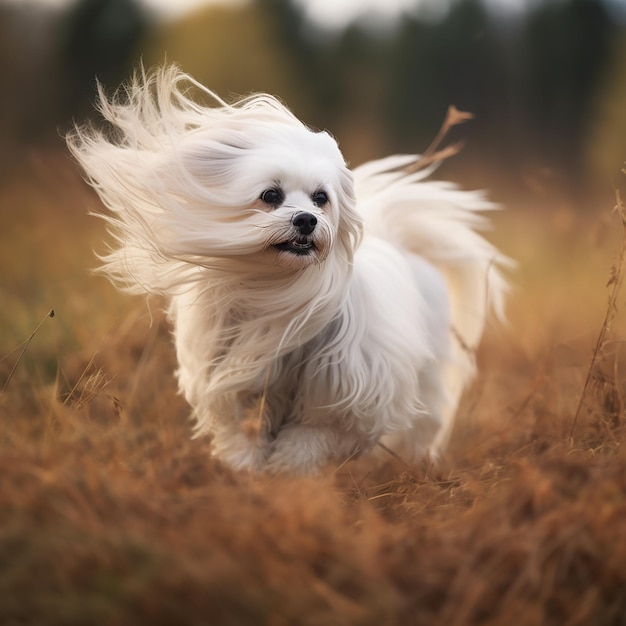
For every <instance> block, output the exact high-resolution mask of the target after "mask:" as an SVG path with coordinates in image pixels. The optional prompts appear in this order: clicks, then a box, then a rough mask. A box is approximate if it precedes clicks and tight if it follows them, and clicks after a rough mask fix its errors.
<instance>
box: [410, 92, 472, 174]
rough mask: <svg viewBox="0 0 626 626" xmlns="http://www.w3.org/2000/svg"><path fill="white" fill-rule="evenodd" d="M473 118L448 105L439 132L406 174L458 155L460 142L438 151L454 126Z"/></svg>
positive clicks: (469, 114) (460, 146) (470, 114)
mask: <svg viewBox="0 0 626 626" xmlns="http://www.w3.org/2000/svg"><path fill="white" fill-rule="evenodd" d="M473 118H474V115H473V114H472V113H467V112H465V111H459V110H458V109H457V108H456V107H455V106H454V105H452V104H451V105H450V106H449V107H448V111H447V113H446V119H445V120H444V122H443V124H442V125H441V128H440V129H439V132H438V133H437V135H436V136H435V138H434V139H433V141H432V143H431V144H430V146H428V148H426V150H425V151H424V153H423V154H422V155H421V156H420V157H419V159H418V160H417V161H415V163H412V164H411V165H410V166H409V167H408V168H406V171H407V173H409V174H413V173H415V172H419V171H420V170H423V169H424V168H425V167H428V166H429V165H430V164H431V163H435V162H437V161H443V160H444V159H447V158H449V157H451V156H454V155H455V154H458V153H459V152H460V150H461V148H462V147H463V144H462V143H461V142H459V143H455V144H452V145H451V146H447V147H446V148H441V149H439V146H440V145H441V142H442V141H443V140H444V138H445V136H446V135H447V134H448V133H449V132H450V130H451V129H452V128H454V126H458V125H459V124H462V123H463V122H466V121H467V120H471V119H473Z"/></svg>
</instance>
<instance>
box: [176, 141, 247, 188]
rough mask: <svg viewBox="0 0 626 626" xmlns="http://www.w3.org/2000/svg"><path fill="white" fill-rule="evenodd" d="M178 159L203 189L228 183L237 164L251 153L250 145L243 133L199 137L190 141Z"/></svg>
mask: <svg viewBox="0 0 626 626" xmlns="http://www.w3.org/2000/svg"><path fill="white" fill-rule="evenodd" d="M188 139H189V140H188V141H186V142H185V143H184V144H183V145H182V146H181V148H180V149H179V150H177V157H178V159H179V160H180V164H181V165H182V166H183V168H184V170H185V171H186V172H187V173H188V174H189V175H191V177H192V178H193V179H194V180H196V181H197V182H198V183H200V184H201V185H205V186H215V185H223V184H225V183H228V182H229V181H230V180H231V179H232V176H233V175H234V170H235V168H234V164H235V162H237V161H238V160H240V159H241V158H242V157H243V156H244V154H245V152H246V151H247V150H249V149H250V145H251V144H250V141H249V140H248V139H246V137H244V136H243V134H242V133H240V132H224V131H223V130H221V131H219V132H213V133H211V132H208V133H198V134H197V135H195V136H194V135H192V136H190V137H189V138H188Z"/></svg>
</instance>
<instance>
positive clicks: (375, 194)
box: [68, 67, 507, 472]
mask: <svg viewBox="0 0 626 626" xmlns="http://www.w3.org/2000/svg"><path fill="white" fill-rule="evenodd" d="M192 88H193V89H195V90H197V91H198V92H199V93H200V94H201V95H202V96H203V98H205V99H207V98H208V99H209V100H212V101H213V106H207V105H204V104H200V103H199V102H198V101H197V100H194V99H192V98H191V97H190V95H189V90H190V89H192ZM99 108H100V111H101V113H102V115H103V117H104V119H105V120H106V121H107V122H108V123H109V127H108V129H106V130H95V129H94V128H90V127H85V128H77V129H76V130H75V132H74V133H72V134H71V135H70V136H69V137H68V144H69V147H70V150H71V151H72V153H73V154H74V156H75V157H76V158H77V160H78V161H79V163H80V164H81V165H82V167H83V168H84V170H85V171H86V173H87V176H88V178H89V181H90V182H91V184H92V185H93V186H94V188H95V189H96V191H97V192H98V194H99V195H100V197H101V199H102V201H103V203H104V204H105V205H106V207H107V208H108V209H109V212H110V213H109V214H108V215H106V216H104V219H106V220H107V222H108V223H109V225H110V230H111V234H112V237H113V242H112V244H111V247H110V251H109V253H108V254H107V255H105V256H104V257H103V258H102V261H103V264H102V271H103V272H104V273H106V275H107V276H108V277H109V278H110V279H111V280H112V281H113V282H114V283H115V284H116V285H117V286H118V287H120V288H121V289H123V290H126V291H128V292H130V293H134V294H139V293H148V294H162V295H163V296H165V297H166V298H167V300H168V302H169V308H168V314H169V317H170V319H171V322H172V324H173V327H174V337H175V344H176V352H177V357H178V371H177V375H178V381H179V386H180V390H181V392H182V393H183V394H184V396H185V398H186V399H187V401H188V402H189V404H190V405H191V407H192V408H193V414H194V418H195V422H196V432H197V434H198V435H202V434H205V433H211V434H212V436H213V441H214V450H215V454H216V455H217V456H219V457H220V458H222V459H224V460H225V461H226V462H228V463H230V464H231V465H233V466H234V467H237V468H248V469H251V470H255V471H292V472H314V471H317V470H319V469H320V468H321V467H322V466H323V465H324V464H326V463H327V462H329V461H340V460H343V459H346V458H349V457H351V456H355V455H357V454H362V453H365V452H369V451H371V450H372V449H373V448H374V446H375V445H376V443H377V442H379V441H380V442H384V443H385V444H386V445H388V446H390V447H391V448H392V449H394V450H396V451H397V453H398V454H400V455H402V456H403V457H404V458H405V459H406V460H407V461H409V462H411V461H415V460H416V459H418V458H420V457H421V456H422V455H423V454H424V453H425V452H426V451H427V450H430V451H431V452H433V453H435V454H436V453H437V452H438V451H439V450H441V449H442V448H443V446H444V445H445V443H446V441H447V438H448V436H449V434H450V431H451V429H452V426H453V420H454V414H455V411H456V408H457V405H458V402H459V397H460V395H461V393H462V391H463V389H464V388H465V386H466V385H467V383H468V382H469V381H470V380H471V378H472V376H473V375H474V369H475V367H474V362H473V357H472V353H473V350H474V348H475V347H476V346H477V344H478V342H479V341H480V338H481V335H482V333H483V329H484V326H485V321H486V319H487V316H488V314H489V311H490V310H492V309H493V310H495V312H496V313H497V314H501V312H502V307H503V298H504V293H505V291H506V288H505V282H504V280H503V278H502V277H501V274H500V272H499V267H500V266H501V265H503V264H506V263H507V260H506V259H505V258H503V257H502V256H501V255H500V254H499V253H498V251H497V250H496V249H495V248H494V247H493V246H492V245H491V244H489V243H488V242H487V241H486V240H485V239H483V238H482V237H481V236H480V235H479V234H478V232H477V231H478V230H480V229H482V228H484V227H486V226H487V225H488V223H487V221H486V219H485V217H484V216H483V212H484V211H489V210H491V209H493V205H492V204H491V203H490V202H488V201H487V200H486V199H485V197H484V196H483V195H482V194H481V193H477V192H465V191H460V190H458V189H457V188H455V187H454V186H452V185H450V184H447V183H441V182H425V181H424V177H425V175H424V174H423V173H417V174H416V173H413V174H410V173H407V172H408V170H409V168H410V166H411V165H412V164H413V163H414V162H415V160H416V159H417V157H416V156H414V155H406V156H394V157H389V158H387V159H383V160H380V161H374V162H371V163H367V164H365V165H363V166H361V167H359V168H357V169H355V170H354V171H353V172H351V171H350V170H349V169H348V168H347V167H346V164H345V162H344V159H343V157H342V155H341V152H340V151H339V148H338V146H337V143H336V142H335V140H334V139H333V138H332V137H331V136H330V135H328V134H327V133H325V132H314V131H312V130H311V129H309V128H307V127H306V126H305V125H304V124H302V122H300V121H299V120H298V119H297V118H296V117H294V116H293V114H292V113H290V112H289V111H288V110H287V109H286V108H285V107H284V106H283V105H282V104H281V103H280V102H279V101H277V100H276V99H274V98H272V97H271V96H268V95H254V96H251V97H249V98H246V99H244V100H242V101H240V102H237V103H235V104H227V103H225V102H224V101H222V100H221V99H220V98H218V97H217V96H216V95H215V94H214V93H212V92H211V91H209V90H207V89H205V88H204V87H202V86H201V85H199V84H198V83H196V82H195V81H194V80H193V79H191V78H190V77H189V76H187V75H185V74H183V73H181V72H180V71H179V70H177V69H176V68H173V67H168V68H164V69H162V70H159V71H157V72H154V73H152V74H150V75H145V74H143V73H142V74H138V75H137V76H136V77H135V78H134V79H133V80H132V81H131V82H130V83H129V84H128V85H127V86H126V87H125V89H124V90H123V91H121V92H119V93H118V94H117V95H116V96H115V97H113V98H111V99H109V98H107V97H106V96H105V95H104V94H103V93H102V92H101V93H100V99H99Z"/></svg>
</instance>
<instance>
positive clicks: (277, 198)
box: [260, 187, 285, 206]
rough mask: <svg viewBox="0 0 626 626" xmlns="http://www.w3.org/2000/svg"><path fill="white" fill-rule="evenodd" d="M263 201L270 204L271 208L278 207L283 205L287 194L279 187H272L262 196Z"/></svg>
mask: <svg viewBox="0 0 626 626" xmlns="http://www.w3.org/2000/svg"><path fill="white" fill-rule="evenodd" d="M260 198H261V200H262V201H263V202H265V204H269V205H270V206H278V205H279V204H282V201H283V200H284V199H285V194H284V193H283V191H282V189H280V188H278V187H272V188H270V189H266V190H265V191H264V192H263V193H262V194H261V196H260Z"/></svg>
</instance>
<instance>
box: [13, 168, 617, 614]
mask: <svg viewBox="0 0 626 626" xmlns="http://www.w3.org/2000/svg"><path fill="white" fill-rule="evenodd" d="M25 171H26V173H24V172H22V173H21V174H20V175H19V176H17V175H16V176H13V177H12V179H11V180H9V179H6V180H4V182H3V183H2V186H1V187H0V220H1V224H2V235H1V238H2V240H1V245H0V281H1V282H0V300H1V302H2V306H0V328H1V329H2V333H1V334H0V358H2V357H4V358H2V360H1V361H0V388H2V387H3V386H5V388H4V389H3V391H2V393H1V394H0V624H46V625H47V624H58V625H67V624H111V625H113V624H115V625H118V624H128V625H133V626H134V625H137V624H211V625H213V624H232V625H235V624H237V625H240V624H268V625H271V626H279V625H282V624H285V625H286V624H311V625H320V626H321V625H329V624H332V625H335V624H362V625H369V624H371V625H372V626H374V625H376V626H378V625H381V624H389V625H392V624H425V625H426V624H427V625H429V626H431V625H438V624H440V625H445V626H451V625H452V626H454V625H458V626H465V625H471V624H494V625H495V624H515V625H525V624H528V625H536V624H554V625H559V626H560V625H563V624H572V625H573V624H623V623H624V621H625V620H626V594H625V593H624V590H625V589H626V569H625V568H624V566H623V564H624V562H626V531H625V530H624V528H625V527H624V519H626V495H625V494H626V453H625V450H624V446H623V443H622V442H623V437H624V390H623V384H622V382H621V380H622V378H623V377H622V374H621V372H622V367H623V358H622V357H621V354H620V346H621V337H622V336H623V330H622V328H623V324H622V322H621V319H620V316H621V312H620V308H621V303H622V302H623V296H622V295H620V294H619V292H616V294H615V298H614V299H612V300H611V301H610V302H609V306H610V307H611V313H610V315H611V320H612V325H611V327H610V328H608V329H606V330H605V331H603V336H602V339H601V341H600V342H599V343H598V341H597V339H598V332H599V330H600V329H601V328H604V327H605V326H606V323H605V322H604V324H603V316H604V315H605V312H606V311H607V296H608V293H607V290H606V288H605V283H606V281H607V278H608V277H609V276H610V277H611V278H612V285H615V284H619V281H621V275H622V268H621V263H622V262H621V260H620V259H619V258H617V260H615V259H616V257H615V255H616V253H617V251H618V250H619V245H620V235H621V234H622V227H621V222H620V219H619V217H615V216H611V215H610V210H609V209H610V207H606V208H604V207H602V210H598V211H596V212H591V213H590V214H589V215H586V216H582V215H577V214H575V213H572V212H571V211H569V210H568V209H567V207H561V208H558V207H554V206H544V207H535V208H532V209H529V208H528V207H526V206H522V207H520V208H518V209H515V210H509V211H505V212H502V214H501V215H499V216H498V219H497V222H498V223H497V225H496V230H495V231H494V233H493V238H494V240H497V242H498V244H499V245H500V246H501V247H502V248H503V249H504V250H505V251H506V252H507V253H508V254H510V255H511V256H513V257H515V258H516V259H517V260H518V261H519V264H520V268H519V270H518V271H517V273H516V274H515V275H514V276H513V277H512V281H513V284H514V287H513V293H512V296H511V302H510V306H509V316H510V322H509V325H508V326H507V327H499V328H493V329H492V330H491V331H490V332H489V334H488V336H487V337H486V339H485V342H484V343H483V346H482V348H481V351H480V353H479V355H478V359H479V365H480V372H481V373H480V376H479V378H478V380H477V381H476V384H475V385H474V386H473V388H472V389H471V391H470V392H469V393H468V394H467V397H466V398H465V400H464V402H463V405H462V407H461V410H460V414H459V422H458V428H457V429H456V432H455V435H454V438H453V441H452V444H451V447H450V450H449V452H448V454H447V457H446V458H445V459H444V460H443V461H442V463H440V464H438V465H437V466H435V465H432V464H429V463H425V464H424V465H423V466H421V467H417V468H409V467H406V466H403V465H402V464H400V463H398V462H397V461H396V460H395V459H393V458H391V457H390V458H389V463H388V464H387V465H386V466H384V467H382V468H381V467H374V466H372V465H370V464H369V463H368V461H367V460H362V461H354V462H350V463H347V464H345V465H344V466H343V467H341V468H340V469H336V468H329V469H328V471H327V472H326V473H325V474H324V475H323V476H321V477H317V478H308V479H301V478H298V479H295V478H290V477H274V478H267V477H261V478H254V477H251V476H248V475H246V474H241V473H235V472H232V471H230V470H229V469H228V468H226V467H224V466H222V465H221V464H220V463H218V462H216V461H214V460H213V459H211V457H210V442H209V441H208V440H207V439H191V438H190V431H191V429H190V423H189V421H188V409H187V407H186V406H185V404H184V402H183V401H182V399H181V398H180V397H179V396H178V395H177V394H176V389H175V385H174V381H173V376H172V372H173V369H174V367H175V364H174V359H173V355H172V351H171V346H170V343H171V340H170V336H169V330H168V328H167V325H166V323H165V322H164V320H163V318H162V316H161V314H160V313H159V303H158V302H152V303H150V305H149V306H147V305H146V304H145V303H143V302H139V301H133V300H132V299H129V298H125V297H123V296H120V295H118V294H116V293H115V292H114V291H113V289H112V288H111V287H109V285H108V284H107V283H106V282H105V281H103V280H102V279H100V278H97V277H94V276H92V275H91V274H90V273H89V271H88V268H89V267H92V266H93V265H94V263H95V261H94V257H93V253H92V248H94V247H95V248H96V249H100V250H101V249H102V244H101V241H102V237H103V231H102V225H101V224H100V223H99V222H98V221H97V220H94V219H93V218H88V217H86V211H87V210H88V209H89V208H96V207H97V201H96V199H95V197H94V196H93V195H92V194H91V193H90V192H89V190H88V189H87V188H86V187H85V186H84V185H83V184H82V183H81V181H80V179H79V178H78V176H77V174H76V173H75V172H74V170H73V169H72V168H71V167H70V166H69V164H68V163H66V162H65V161H64V160H62V159H61V160H60V159H58V158H54V159H50V158H45V157H40V158H37V159H34V160H33V161H32V163H31V164H30V165H29V167H28V168H27V169H26V170H25ZM612 263H616V265H615V266H614V267H615V270H614V272H613V273H611V274H609V268H610V267H611V264H612ZM616 281H617V283H616ZM51 309H54V311H55V316H54V318H50V317H48V316H47V314H48V312H49V311H50V310H51ZM42 320H43V323H41V325H40V327H39V328H38V330H37V332H36V333H35V334H34V335H33V336H32V339H31V341H30V343H29V344H28V345H27V346H26V349H25V350H24V351H23V355H21V358H20V354H21V352H22V348H23V347H24V344H23V342H24V341H26V340H28V339H29V337H30V336H31V334H32V333H33V330H34V329H35V328H37V326H38V324H39V323H40V322H42ZM594 346H595V348H594ZM592 357H593V361H592ZM18 359H19V360H18ZM586 378H589V381H588V382H587V385H586V387H585V379H586ZM576 415H577V417H575V416H576Z"/></svg>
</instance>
